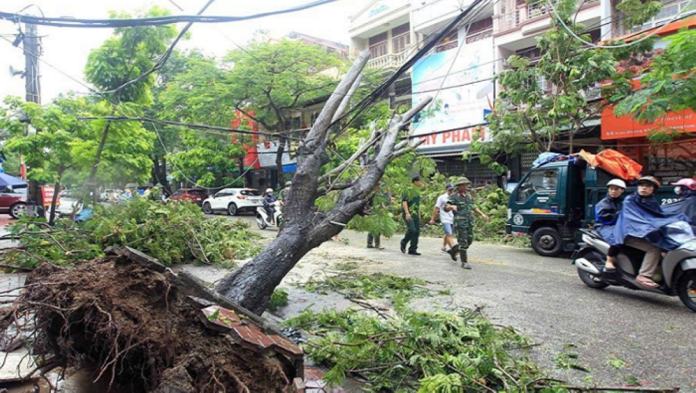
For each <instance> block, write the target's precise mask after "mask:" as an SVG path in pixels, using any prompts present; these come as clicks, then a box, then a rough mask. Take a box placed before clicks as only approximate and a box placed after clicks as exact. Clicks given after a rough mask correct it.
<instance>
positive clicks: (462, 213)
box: [445, 177, 489, 269]
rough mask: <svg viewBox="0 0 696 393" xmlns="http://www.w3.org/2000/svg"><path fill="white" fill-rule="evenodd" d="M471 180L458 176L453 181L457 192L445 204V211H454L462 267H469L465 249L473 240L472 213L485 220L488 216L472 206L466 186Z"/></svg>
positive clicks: (472, 200)
mask: <svg viewBox="0 0 696 393" xmlns="http://www.w3.org/2000/svg"><path fill="white" fill-rule="evenodd" d="M470 184H471V182H470V181H469V179H467V178H466V177H460V178H459V179H457V181H456V182H455V183H454V186H455V187H457V192H456V193H454V194H452V195H451V196H450V198H449V200H448V201H447V205H445V210H446V211H453V212H454V230H455V232H456V234H457V242H458V243H459V244H458V246H459V247H458V248H459V257H460V258H461V260H462V267H463V268H464V269H471V266H470V265H469V260H468V256H467V250H468V249H469V246H471V243H473V242H474V215H473V212H476V213H477V214H479V215H480V216H481V217H483V219H484V220H486V222H488V220H489V218H488V216H487V215H485V214H484V213H483V212H482V211H481V210H479V208H477V207H476V206H474V198H473V197H472V196H471V194H469V192H468V191H467V188H468V187H469V185H470Z"/></svg>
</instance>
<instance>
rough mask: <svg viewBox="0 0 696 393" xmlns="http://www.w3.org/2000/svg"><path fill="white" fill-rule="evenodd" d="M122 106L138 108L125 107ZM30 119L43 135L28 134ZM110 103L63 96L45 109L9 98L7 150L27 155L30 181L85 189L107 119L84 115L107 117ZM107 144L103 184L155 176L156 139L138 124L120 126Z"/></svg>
mask: <svg viewBox="0 0 696 393" xmlns="http://www.w3.org/2000/svg"><path fill="white" fill-rule="evenodd" d="M119 107H123V108H132V104H127V103H123V104H120V106H119ZM19 113H24V114H26V117H27V119H28V120H29V121H30V122H31V125H32V127H34V128H35V129H36V130H37V131H38V132H36V133H33V134H30V135H28V136H27V135H25V129H26V124H24V123H22V122H21V121H20V118H19V116H18V114H19ZM110 114H111V108H110V104H108V103H106V102H104V101H101V102H97V103H95V102H93V101H90V100H87V99H85V98H78V97H74V96H62V97H59V98H58V99H56V100H55V101H54V102H53V103H51V104H48V105H45V106H39V105H37V104H34V103H28V102H23V101H22V100H20V99H19V98H17V97H7V98H6V99H5V102H4V105H2V106H1V107H0V128H4V129H6V130H8V131H9V134H10V138H9V139H8V140H7V142H6V145H5V150H6V151H8V152H10V153H15V154H22V155H23V156H24V159H25V162H26V163H27V165H28V166H29V168H30V169H29V171H28V174H27V175H28V176H29V178H31V179H33V180H36V181H38V182H42V183H46V182H47V183H58V182H63V183H65V184H68V185H70V184H82V183H83V182H84V181H85V180H86V179H87V176H88V172H89V168H90V167H91V165H93V164H94V157H95V155H96V152H97V147H98V145H99V140H100V138H101V133H102V130H103V128H104V126H105V125H106V121H105V120H92V121H83V120H80V119H78V117H80V116H84V117H92V116H106V115H110ZM109 135H110V138H109V139H108V140H107V142H106V144H105V145H104V151H103V153H102V164H101V165H100V167H101V170H100V180H101V181H102V182H104V183H129V182H142V181H145V180H146V179H147V178H148V177H149V173H150V168H151V164H152V162H151V160H150V158H149V153H150V152H151V151H152V141H153V138H154V135H153V134H152V132H150V131H148V130H146V129H145V128H144V127H143V126H142V125H141V124H140V123H138V122H115V123H112V124H111V127H110V134H109Z"/></svg>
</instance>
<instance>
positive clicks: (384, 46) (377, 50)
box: [369, 31, 389, 59]
mask: <svg viewBox="0 0 696 393" xmlns="http://www.w3.org/2000/svg"><path fill="white" fill-rule="evenodd" d="M387 36H388V34H387V32H386V31H385V32H384V33H382V34H377V35H376V36H374V37H370V38H369V45H370V57H371V58H373V59H375V58H377V57H381V56H386V55H387V53H389V48H388V46H389V45H388V41H387Z"/></svg>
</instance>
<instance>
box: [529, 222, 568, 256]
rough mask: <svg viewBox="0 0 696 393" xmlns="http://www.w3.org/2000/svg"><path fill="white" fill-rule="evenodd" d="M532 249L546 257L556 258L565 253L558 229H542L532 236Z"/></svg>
mask: <svg viewBox="0 0 696 393" xmlns="http://www.w3.org/2000/svg"><path fill="white" fill-rule="evenodd" d="M532 248H533V249H534V251H536V253H537V254H539V255H541V256H544V257H556V256H558V255H560V254H561V252H563V239H561V234H560V233H558V229H556V228H552V227H541V228H539V229H537V230H536V231H534V234H533V235H532Z"/></svg>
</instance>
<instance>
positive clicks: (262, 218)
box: [256, 201, 283, 230]
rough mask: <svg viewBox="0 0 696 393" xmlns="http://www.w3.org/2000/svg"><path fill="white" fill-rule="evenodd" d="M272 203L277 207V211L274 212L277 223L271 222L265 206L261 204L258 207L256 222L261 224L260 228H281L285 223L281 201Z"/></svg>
mask: <svg viewBox="0 0 696 393" xmlns="http://www.w3.org/2000/svg"><path fill="white" fill-rule="evenodd" d="M271 205H272V206H273V207H274V208H275V213H274V214H273V220H274V222H275V224H274V223H272V222H271V219H270V217H269V216H268V213H267V212H266V209H265V208H264V207H263V206H259V207H257V208H256V224H257V225H258V226H259V229H262V230H263V229H266V228H269V227H272V228H278V229H280V226H281V225H282V224H283V212H282V210H281V206H282V205H281V203H280V201H275V202H273V203H272V204H271Z"/></svg>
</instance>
